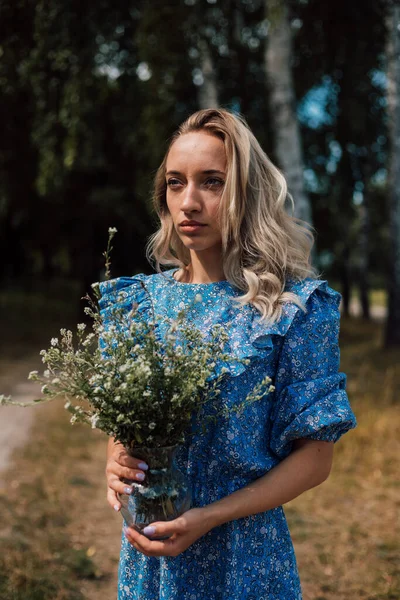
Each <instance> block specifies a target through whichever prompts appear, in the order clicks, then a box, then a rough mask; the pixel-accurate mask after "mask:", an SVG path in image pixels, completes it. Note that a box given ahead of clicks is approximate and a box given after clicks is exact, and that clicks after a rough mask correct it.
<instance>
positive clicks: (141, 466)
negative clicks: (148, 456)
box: [138, 462, 149, 471]
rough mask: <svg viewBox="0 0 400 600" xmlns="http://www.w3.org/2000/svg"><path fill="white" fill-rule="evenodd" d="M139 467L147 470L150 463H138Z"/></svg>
mask: <svg viewBox="0 0 400 600" xmlns="http://www.w3.org/2000/svg"><path fill="white" fill-rule="evenodd" d="M138 467H139V469H142V471H147V469H148V468H149V465H146V463H144V462H141V463H139V464H138Z"/></svg>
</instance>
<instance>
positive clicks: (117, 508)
mask: <svg viewBox="0 0 400 600" xmlns="http://www.w3.org/2000/svg"><path fill="white" fill-rule="evenodd" d="M114 510H115V511H116V512H118V511H119V505H118V504H114Z"/></svg>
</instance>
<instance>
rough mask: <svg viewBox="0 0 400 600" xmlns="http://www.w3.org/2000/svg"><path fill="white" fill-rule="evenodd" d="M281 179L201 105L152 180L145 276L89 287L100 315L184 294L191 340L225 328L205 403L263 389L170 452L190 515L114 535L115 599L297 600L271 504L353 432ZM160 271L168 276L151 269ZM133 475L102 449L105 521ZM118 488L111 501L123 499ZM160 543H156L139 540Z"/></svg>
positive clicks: (171, 310)
mask: <svg viewBox="0 0 400 600" xmlns="http://www.w3.org/2000/svg"><path fill="white" fill-rule="evenodd" d="M290 202H291V199H290V197H289V196H288V194H287V188H286V183H285V179H284V177H283V176H282V174H281V173H280V171H279V170H278V169H277V168H276V167H275V166H274V165H273V164H272V163H271V161H270V160H269V159H268V157H267V156H266V155H265V153H264V152H263V151H262V149H261V147H260V145H259V144H258V142H257V140H256V139H255V137H254V135H253V134H252V133H251V131H250V130H249V128H248V127H247V125H246V123H245V122H244V121H243V120H242V119H241V118H240V117H238V116H236V115H233V114H231V113H230V112H228V111H226V110H215V109H209V110H203V111H200V112H197V113H195V114H194V115H192V116H191V117H189V119H188V120H187V121H186V122H185V123H183V125H182V126H181V127H180V128H179V130H178V131H177V132H176V134H175V135H174V136H173V138H172V141H171V144H170V146H169V149H168V151H167V154H166V156H165V158H164V160H163V162H162V164H161V166H160V168H159V170H158V173H157V176H156V181H155V193H154V206H155V210H156V212H157V214H158V216H159V218H160V221H161V225H160V228H159V230H158V231H157V232H156V233H155V234H154V235H153V236H152V238H151V239H150V243H149V246H148V256H149V257H150V258H151V259H153V260H155V262H156V271H157V272H156V273H154V274H153V275H148V276H146V275H144V274H139V275H135V276H134V277H123V278H119V279H115V280H112V281H110V282H105V283H103V284H101V290H102V293H103V296H102V298H101V301H100V302H101V310H102V314H103V316H104V317H105V318H106V319H107V315H108V314H109V312H110V311H111V310H112V306H113V303H115V302H116V297H117V295H119V294H120V292H121V291H122V292H123V294H122V296H123V299H122V300H119V301H120V302H122V305H124V306H126V309H127V310H130V308H131V306H132V302H137V303H138V305H139V306H138V310H139V311H140V313H141V315H142V316H143V314H146V313H147V312H148V314H149V316H150V301H149V298H148V296H146V294H145V293H144V291H143V289H142V287H141V285H140V282H141V281H144V282H145V283H146V287H147V289H148V291H149V293H150V296H151V297H152V299H153V300H154V302H153V303H154V306H155V308H156V311H157V313H159V314H160V315H162V314H164V315H168V316H170V317H174V316H176V314H177V312H178V310H179V309H180V308H182V306H185V305H186V304H188V303H190V302H191V301H193V299H194V297H195V296H196V294H200V295H201V296H202V302H199V303H197V304H196V306H198V307H199V308H198V311H197V313H196V314H195V315H194V324H195V325H197V326H198V327H200V328H201V329H202V330H203V331H207V330H208V329H209V328H210V327H211V326H212V325H214V324H216V323H219V324H222V325H224V323H227V322H230V321H232V322H233V325H231V326H230V328H229V338H230V347H231V352H232V355H233V356H236V357H241V358H244V357H246V358H249V359H250V362H249V364H248V365H247V366H244V365H240V366H238V364H237V363H235V364H234V363H232V365H231V366H230V374H229V375H227V377H226V381H225V385H224V386H223V390H222V394H221V397H220V400H221V401H222V402H223V403H224V404H225V405H227V406H229V404H230V403H232V402H235V403H236V402H237V401H238V399H240V398H242V397H243V398H245V397H246V395H247V393H248V391H249V390H250V389H252V388H253V387H254V385H255V383H256V382H258V381H260V379H262V378H263V377H265V376H266V375H269V376H270V377H271V378H272V380H273V384H274V386H275V392H273V393H272V394H269V395H268V396H267V397H266V398H265V399H264V400H262V401H259V402H256V403H254V404H253V405H251V406H249V407H248V408H247V409H246V410H245V411H244V412H243V413H242V414H241V415H240V416H238V415H237V414H236V413H234V412H232V415H231V416H230V417H229V418H226V417H225V416H224V417H223V418H221V419H220V422H219V423H218V424H217V425H215V424H212V425H210V426H209V427H208V428H207V431H204V428H202V427H198V429H196V425H194V431H193V433H194V435H193V436H191V437H190V441H188V443H187V444H186V445H184V446H183V447H182V449H181V452H180V454H179V456H178V460H179V464H180V467H181V468H182V469H184V470H186V472H187V474H188V477H189V478H190V480H191V483H192V489H193V508H192V509H191V510H189V511H188V512H186V513H185V514H184V515H182V516H181V517H179V518H178V519H176V520H173V521H170V522H165V523H155V524H152V525H151V526H150V527H148V528H147V531H146V534H147V535H148V536H149V537H145V536H144V535H141V534H138V533H137V532H136V531H134V530H133V529H132V528H128V529H126V530H125V531H124V535H123V542H122V550H121V559H120V570H119V596H118V598H119V600H128V599H129V600H132V599H135V600H139V599H140V600H156V599H159V598H163V599H168V600H196V599H198V600H267V599H268V600H278V599H279V600H299V599H300V598H301V589H300V582H299V577H298V572H297V567H296V560H295V556H294V551H293V546H292V542H291V539H290V535H289V532H288V528H287V523H286V519H285V516H284V512H283V509H282V504H284V503H285V502H288V501H290V500H292V499H293V498H295V497H296V496H298V495H299V494H301V493H303V492H304V491H306V490H308V489H310V488H312V487H314V486H317V485H319V484H320V483H322V482H323V481H324V480H325V479H326V478H327V477H328V475H329V472H330V468H331V463H332V455H333V444H334V442H335V441H337V440H338V438H339V437H340V436H341V435H342V434H343V433H345V432H346V431H347V430H349V429H351V428H353V427H354V426H355V418H354V415H353V413H352V411H351V409H350V406H349V403H348V399H347V396H346V392H345V379H346V378H345V375H344V374H342V373H338V367H339V349H338V333H339V318H340V317H339V301H340V295H339V294H338V293H337V292H335V291H334V290H332V289H331V288H330V287H329V286H328V285H327V283H326V281H323V280H320V279H318V278H316V276H315V273H314V271H313V269H312V268H311V266H310V262H309V257H310V249H311V245H312V236H311V234H310V233H309V230H308V229H307V228H306V227H305V226H304V225H302V224H301V223H300V222H298V221H297V220H296V219H295V218H293V217H292V216H290V214H289V213H288V210H287V209H288V206H287V204H288V203H289V207H290ZM161 265H162V266H168V267H170V268H169V269H168V270H164V271H161ZM146 469H147V465H145V464H143V463H142V462H140V461H139V460H136V459H134V458H130V457H128V455H127V454H126V453H125V452H124V450H123V448H122V447H121V446H120V445H119V444H115V443H114V441H113V440H110V443H109V448H108V462H107V469H106V471H107V481H108V501H109V503H110V504H111V506H113V507H114V508H115V510H119V508H120V504H119V501H118V497H117V493H118V492H120V493H124V491H125V488H126V484H125V483H123V482H122V479H123V478H127V479H131V480H136V481H142V480H143V478H144V477H145V473H146ZM125 493H126V491H125ZM163 534H169V535H170V536H171V537H170V538H169V539H166V540H164V541H156V540H151V536H152V535H154V536H157V537H161V536H162V535H163Z"/></svg>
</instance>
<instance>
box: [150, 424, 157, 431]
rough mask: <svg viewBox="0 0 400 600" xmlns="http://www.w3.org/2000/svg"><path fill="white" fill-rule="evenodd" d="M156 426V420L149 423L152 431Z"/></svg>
mask: <svg viewBox="0 0 400 600" xmlns="http://www.w3.org/2000/svg"><path fill="white" fill-rule="evenodd" d="M155 428H156V424H155V423H154V422H151V423H149V429H150V430H151V431H152V430H153V429H155Z"/></svg>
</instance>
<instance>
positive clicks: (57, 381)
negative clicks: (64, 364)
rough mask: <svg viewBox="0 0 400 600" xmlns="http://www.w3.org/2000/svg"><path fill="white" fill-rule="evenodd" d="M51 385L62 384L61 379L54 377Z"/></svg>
mask: <svg viewBox="0 0 400 600" xmlns="http://www.w3.org/2000/svg"><path fill="white" fill-rule="evenodd" d="M51 383H54V384H55V385H56V384H57V383H60V379H59V378H58V377H54V379H53V381H52V382H51Z"/></svg>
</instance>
